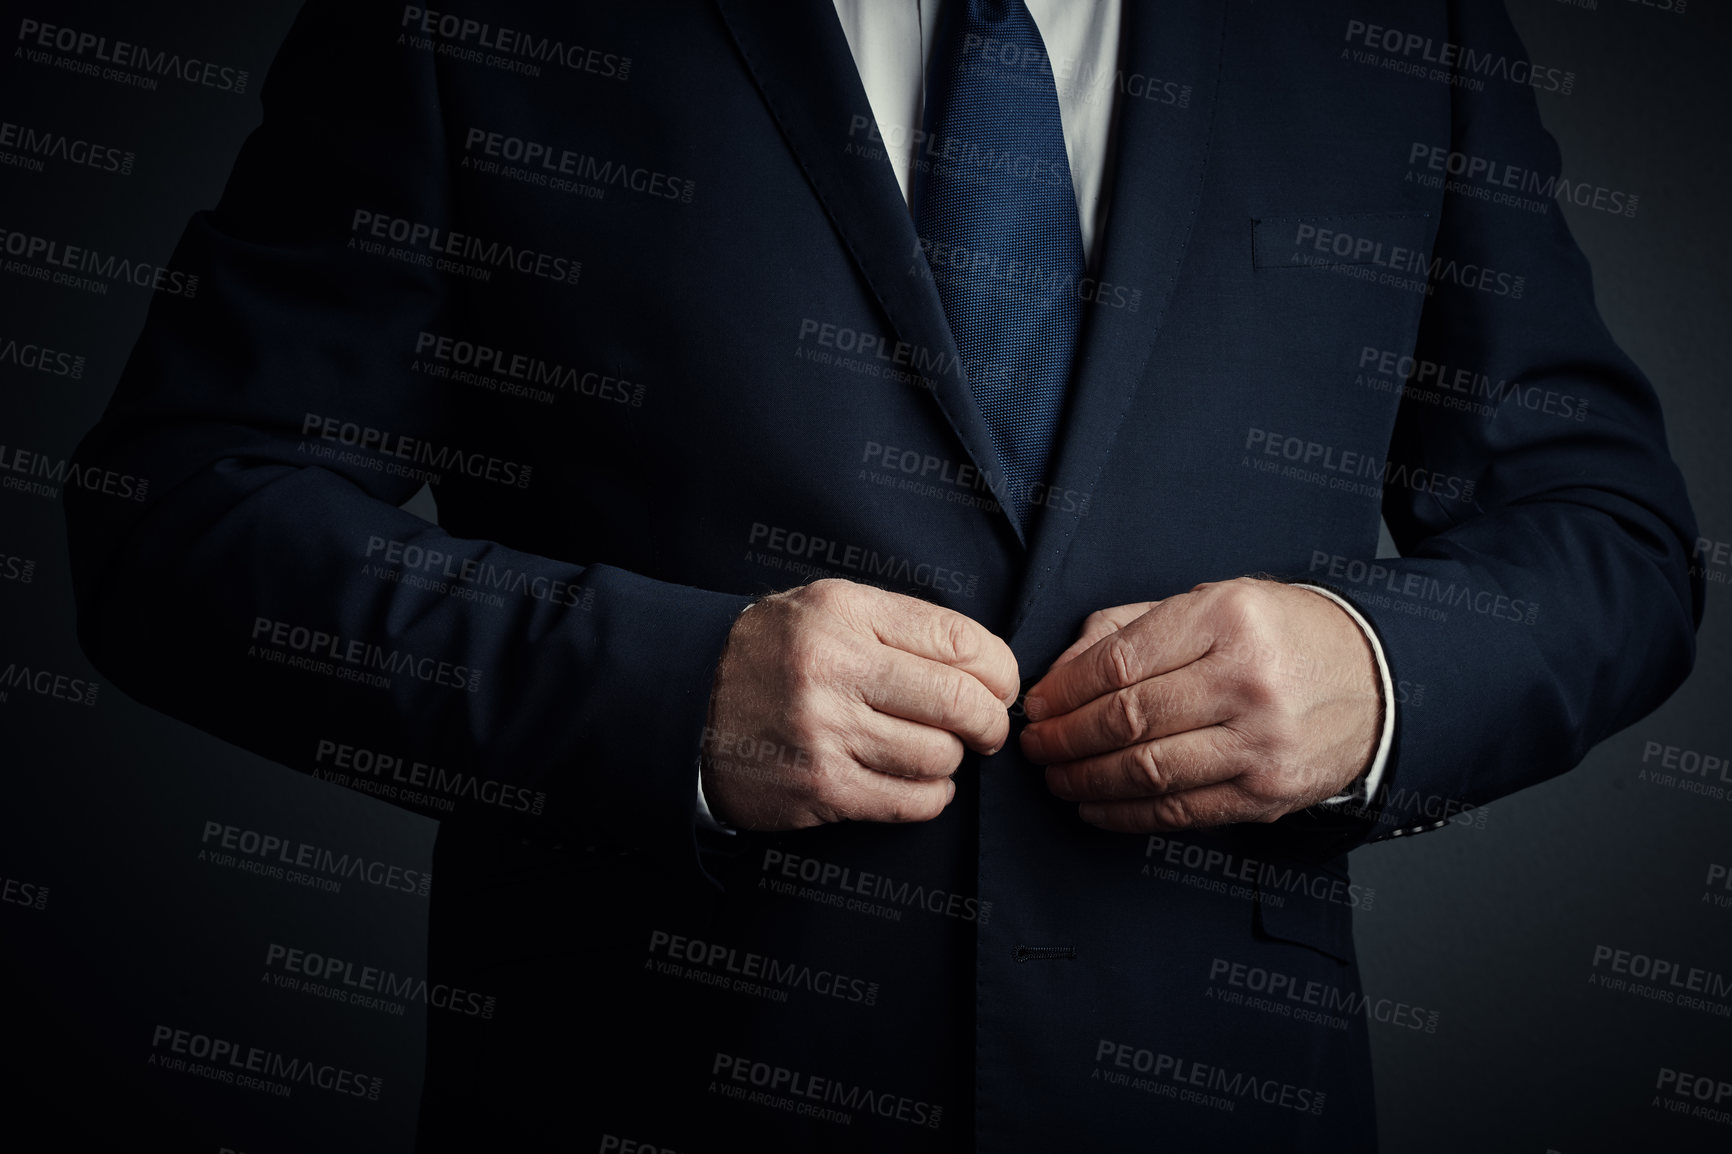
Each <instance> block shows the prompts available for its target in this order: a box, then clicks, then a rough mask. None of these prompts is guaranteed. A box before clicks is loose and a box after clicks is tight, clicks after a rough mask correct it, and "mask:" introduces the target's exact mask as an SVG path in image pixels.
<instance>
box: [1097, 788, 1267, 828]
mask: <svg viewBox="0 0 1732 1154" xmlns="http://www.w3.org/2000/svg"><path fill="white" fill-rule="evenodd" d="M1280 813H1281V807H1280V806H1279V805H1278V804H1273V803H1271V802H1269V801H1266V800H1263V799H1260V798H1258V797H1256V796H1254V795H1253V794H1251V793H1249V792H1248V791H1247V790H1245V789H1244V788H1243V787H1242V786H1241V785H1240V784H1239V779H1234V780H1232V781H1225V782H1220V783H1218V784H1216V785H1205V786H1202V787H1201V788H1199V789H1187V790H1183V791H1181V792H1179V793H1169V794H1164V795H1162V796H1160V797H1144V798H1137V799H1135V800H1132V801H1088V802H1084V803H1083V804H1081V805H1079V806H1077V816H1078V817H1080V818H1082V820H1083V821H1085V822H1087V823H1088V824H1089V825H1092V826H1096V827H1098V828H1100V829H1104V830H1110V831H1112V832H1114V833H1160V832H1165V831H1170V830H1181V829H1208V828H1210V827H1213V826H1221V825H1233V824H1235V823H1237V822H1245V821H1269V820H1272V819H1273V818H1274V817H1278V816H1280Z"/></svg>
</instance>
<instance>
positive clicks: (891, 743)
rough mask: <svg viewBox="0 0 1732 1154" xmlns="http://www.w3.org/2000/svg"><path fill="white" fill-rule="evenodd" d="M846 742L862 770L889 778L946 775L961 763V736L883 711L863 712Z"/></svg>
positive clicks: (850, 753)
mask: <svg viewBox="0 0 1732 1154" xmlns="http://www.w3.org/2000/svg"><path fill="white" fill-rule="evenodd" d="M959 676H961V675H959ZM846 743H847V749H848V753H849V755H850V756H852V757H853V759H854V760H855V761H856V762H857V763H859V765H860V766H861V767H862V768H863V769H865V770H868V771H870V772H872V773H877V774H883V775H887V776H889V777H905V778H941V777H949V776H950V775H951V774H953V773H955V772H956V769H957V767H958V766H959V765H961V764H962V753H963V747H962V739H961V738H959V737H957V736H956V735H955V734H954V733H950V732H948V731H946V730H943V729H936V728H934V727H932V726H930V725H922V724H920V723H919V722H916V721H905V720H903V719H902V718H900V717H892V716H890V715H889V714H887V713H867V714H866V715H865V716H864V717H862V718H861V719H860V723H859V724H858V725H857V726H855V727H854V729H853V730H852V731H851V732H850V733H849V734H848V735H847V738H846Z"/></svg>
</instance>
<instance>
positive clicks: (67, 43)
mask: <svg viewBox="0 0 1732 1154" xmlns="http://www.w3.org/2000/svg"><path fill="white" fill-rule="evenodd" d="M18 42H19V43H20V44H21V45H23V46H24V47H22V48H21V49H20V51H21V52H23V53H24V58H25V59H26V60H29V61H30V62H31V63H32V64H52V65H54V66H55V67H58V68H65V69H67V70H68V71H70V72H75V73H78V74H79V75H83V76H96V77H99V78H101V79H103V80H117V81H123V82H126V83H130V84H132V85H133V86H134V87H137V88H144V89H147V90H151V91H154V90H155V89H156V87H157V83H156V81H157V78H159V77H163V78H168V79H172V80H180V81H184V82H185V83H187V84H192V85H197V86H198V87H201V88H214V89H216V90H217V91H219V92H231V93H234V94H235V95H237V96H239V95H242V94H243V93H245V92H246V90H247V81H248V79H249V77H248V73H247V70H246V69H244V68H234V67H230V66H228V65H225V64H218V63H216V62H215V61H211V60H201V59H199V58H198V57H196V56H182V55H181V54H180V53H178V52H168V51H162V50H158V49H155V48H148V47H146V46H144V45H142V44H133V43H131V42H130V41H127V40H110V39H109V38H108V37H106V36H100V35H98V34H96V33H94V32H84V31H80V30H79V29H76V28H66V27H63V26H61V25H58V24H46V23H43V22H42V21H40V20H31V19H28V18H26V19H23V20H20V21H19V22H18ZM51 52H60V53H64V55H62V56H60V57H52V56H49V55H48V54H49V53H51ZM104 65H107V67H103V66H104Z"/></svg>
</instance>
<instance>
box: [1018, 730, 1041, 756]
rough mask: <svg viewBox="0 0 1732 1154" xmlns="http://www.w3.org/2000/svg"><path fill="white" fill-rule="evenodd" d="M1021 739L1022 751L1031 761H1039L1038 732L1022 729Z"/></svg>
mask: <svg viewBox="0 0 1732 1154" xmlns="http://www.w3.org/2000/svg"><path fill="white" fill-rule="evenodd" d="M1021 741H1022V752H1023V753H1025V754H1027V755H1028V757H1029V759H1030V760H1031V761H1039V760H1040V734H1039V733H1037V732H1035V731H1034V730H1032V729H1025V730H1023V731H1022V738H1021Z"/></svg>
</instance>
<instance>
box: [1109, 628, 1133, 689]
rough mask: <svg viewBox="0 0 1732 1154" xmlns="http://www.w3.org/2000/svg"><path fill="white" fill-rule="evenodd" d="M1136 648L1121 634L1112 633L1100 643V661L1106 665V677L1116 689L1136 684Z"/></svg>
mask: <svg viewBox="0 0 1732 1154" xmlns="http://www.w3.org/2000/svg"><path fill="white" fill-rule="evenodd" d="M1135 650H1136V646H1135V645H1133V644H1132V643H1131V641H1130V639H1129V638H1127V637H1125V635H1124V634H1123V633H1114V634H1113V635H1112V636H1111V637H1108V638H1107V639H1106V640H1104V641H1102V642H1101V660H1102V661H1104V662H1105V663H1106V672H1107V677H1108V679H1109V681H1110V682H1111V684H1112V685H1113V686H1114V687H1115V688H1118V689H1124V688H1127V687H1129V686H1131V685H1135V684H1136V683H1137V680H1138V678H1137V675H1136V664H1137V659H1136V652H1135Z"/></svg>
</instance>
